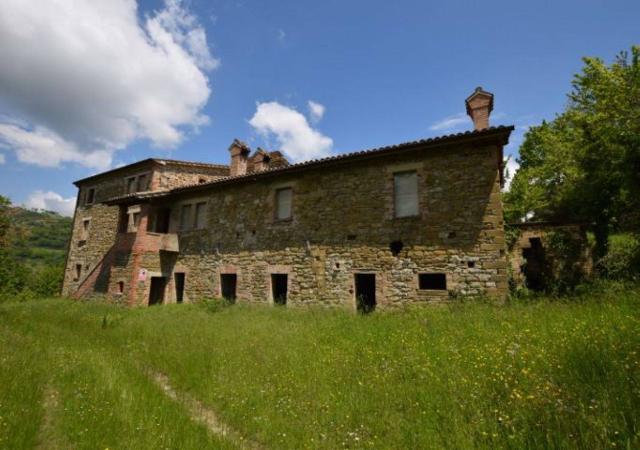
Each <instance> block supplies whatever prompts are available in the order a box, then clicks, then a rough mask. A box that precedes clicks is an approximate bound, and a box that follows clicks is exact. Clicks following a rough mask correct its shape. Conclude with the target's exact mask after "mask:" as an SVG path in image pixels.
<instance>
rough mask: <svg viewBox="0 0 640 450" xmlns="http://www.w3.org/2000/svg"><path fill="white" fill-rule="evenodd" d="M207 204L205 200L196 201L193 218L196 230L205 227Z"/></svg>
mask: <svg viewBox="0 0 640 450" xmlns="http://www.w3.org/2000/svg"><path fill="white" fill-rule="evenodd" d="M206 207H207V204H206V203H205V202H202V203H196V211H195V212H196V217H195V219H194V223H195V226H196V228H197V229H198V230H201V229H202V228H204V227H205V209H206Z"/></svg>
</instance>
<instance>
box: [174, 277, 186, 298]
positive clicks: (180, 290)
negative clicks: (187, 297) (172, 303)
mask: <svg viewBox="0 0 640 450" xmlns="http://www.w3.org/2000/svg"><path fill="white" fill-rule="evenodd" d="M174 281H175V283H176V302H177V303H182V300H183V299H184V272H176V273H175V274H174Z"/></svg>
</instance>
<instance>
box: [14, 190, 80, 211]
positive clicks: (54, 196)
mask: <svg viewBox="0 0 640 450" xmlns="http://www.w3.org/2000/svg"><path fill="white" fill-rule="evenodd" d="M25 206H26V207H27V208H33V209H44V210H46V211H55V212H57V213H59V214H62V215H63V216H72V215H73V210H74V209H75V207H76V198H75V197H69V198H64V197H62V195H60V194H58V193H56V192H52V191H47V192H44V191H34V192H32V193H31V195H29V198H27V201H26V202H25Z"/></svg>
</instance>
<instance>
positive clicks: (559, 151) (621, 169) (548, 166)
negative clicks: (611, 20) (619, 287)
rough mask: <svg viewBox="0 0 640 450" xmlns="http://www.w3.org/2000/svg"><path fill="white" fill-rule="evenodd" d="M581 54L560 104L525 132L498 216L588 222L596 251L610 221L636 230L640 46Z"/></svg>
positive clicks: (600, 251)
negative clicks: (610, 57)
mask: <svg viewBox="0 0 640 450" xmlns="http://www.w3.org/2000/svg"><path fill="white" fill-rule="evenodd" d="M583 61H584V66H583V68H582V71H581V72H580V73H579V74H577V75H576V76H575V77H574V80H573V83H572V86H573V88H572V91H571V92H570V93H569V95H568V97H569V102H568V104H567V107H566V109H565V111H564V112H562V113H561V114H559V115H558V116H557V117H556V118H555V119H554V120H552V121H551V122H543V123H542V124H541V125H540V126H537V127H532V128H531V129H530V130H529V131H528V132H527V133H526V135H525V140H524V142H523V144H522V146H521V147H520V158H519V161H518V162H519V163H520V170H518V172H516V175H515V176H514V179H513V182H512V184H511V189H510V192H508V193H507V194H506V195H505V218H506V220H507V221H508V222H515V221H519V220H522V219H523V218H524V217H525V216H527V215H530V214H533V217H535V218H536V219H547V220H567V221H578V222H584V223H587V224H589V225H590V226H591V229H592V231H593V232H594V235H595V238H596V248H595V254H594V256H595V257H596V258H600V257H602V256H604V255H605V254H606V253H607V245H608V244H607V243H608V236H609V233H610V231H611V230H612V229H613V228H615V227H622V228H625V229H627V230H630V231H635V232H637V231H639V230H638V228H639V223H638V213H637V211H638V210H640V201H639V199H640V197H639V196H640V175H639V174H640V47H633V48H632V49H631V52H630V53H628V52H622V53H620V54H619V55H618V56H617V57H616V59H615V61H614V62H613V63H612V64H610V65H607V64H606V63H605V62H604V61H602V60H601V59H599V58H584V60H583Z"/></svg>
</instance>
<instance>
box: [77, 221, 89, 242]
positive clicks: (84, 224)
mask: <svg viewBox="0 0 640 450" xmlns="http://www.w3.org/2000/svg"><path fill="white" fill-rule="evenodd" d="M90 225H91V219H83V220H82V232H81V234H80V240H82V241H86V240H87V238H88V237H89V226H90Z"/></svg>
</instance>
